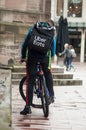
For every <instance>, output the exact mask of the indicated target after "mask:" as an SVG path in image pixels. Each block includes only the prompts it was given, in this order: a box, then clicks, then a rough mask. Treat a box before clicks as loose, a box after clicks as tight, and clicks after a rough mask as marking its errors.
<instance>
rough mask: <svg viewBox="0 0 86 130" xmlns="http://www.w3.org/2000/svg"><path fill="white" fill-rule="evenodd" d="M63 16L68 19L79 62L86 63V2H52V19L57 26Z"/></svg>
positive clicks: (85, 0) (82, 0)
mask: <svg viewBox="0 0 86 130" xmlns="http://www.w3.org/2000/svg"><path fill="white" fill-rule="evenodd" d="M61 15H62V16H63V17H64V18H67V21H68V30H69V38H70V44H72V45H73V46H74V48H75V49H76V52H77V56H78V61H80V62H86V0H51V18H52V19H53V20H54V21H55V22H56V26H58V20H59V17H60V16H61ZM57 32H58V30H57Z"/></svg>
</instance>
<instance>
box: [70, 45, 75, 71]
mask: <svg viewBox="0 0 86 130" xmlns="http://www.w3.org/2000/svg"><path fill="white" fill-rule="evenodd" d="M69 49H70V51H71V57H70V59H69V70H71V69H73V70H74V71H75V69H76V68H75V67H74V64H73V60H74V59H75V58H76V52H75V49H74V47H73V46H72V45H69Z"/></svg>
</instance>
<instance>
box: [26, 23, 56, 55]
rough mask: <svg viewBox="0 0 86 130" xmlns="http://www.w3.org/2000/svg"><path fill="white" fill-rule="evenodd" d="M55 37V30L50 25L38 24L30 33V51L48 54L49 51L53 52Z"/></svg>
mask: <svg viewBox="0 0 86 130" xmlns="http://www.w3.org/2000/svg"><path fill="white" fill-rule="evenodd" d="M53 36H54V28H53V27H50V25H49V24H48V23H44V22H40V23H36V24H35V25H34V27H33V29H32V31H31V33H30V37H29V39H28V42H29V44H28V47H29V49H30V50H33V51H36V52H38V53H41V54H46V53H47V52H48V50H50V49H51V50H52V42H53Z"/></svg>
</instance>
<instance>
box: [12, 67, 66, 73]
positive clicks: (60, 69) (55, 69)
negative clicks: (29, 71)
mask: <svg viewBox="0 0 86 130" xmlns="http://www.w3.org/2000/svg"><path fill="white" fill-rule="evenodd" d="M12 72H17V73H20V72H26V67H25V66H13V69H12ZM52 72H53V73H64V68H63V67H52Z"/></svg>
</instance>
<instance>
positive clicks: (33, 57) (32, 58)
mask: <svg viewBox="0 0 86 130" xmlns="http://www.w3.org/2000/svg"><path fill="white" fill-rule="evenodd" d="M47 24H48V26H50V27H53V29H54V30H55V27H54V22H53V21H52V20H48V21H47V22H46V25H47ZM44 26H45V25H44ZM32 29H33V28H31V29H30V30H29V32H28V34H27V36H26V38H25V41H24V42H23V44H22V49H21V62H23V61H26V57H27V65H28V67H27V80H26V82H27V83H26V85H27V89H26V105H25V107H24V109H23V110H22V111H21V112H20V114H22V115H26V114H31V113H32V112H31V107H30V106H31V105H32V100H33V86H34V82H35V79H36V76H37V63H38V62H40V64H41V66H42V69H43V72H44V76H45V79H46V85H47V88H48V90H49V93H50V99H49V103H53V102H54V89H53V78H52V73H51V64H50V63H51V57H52V56H54V54H55V46H56V39H55V36H54V37H53V47H52V49H51V50H49V51H48V52H47V54H46V55H40V54H39V53H37V52H35V51H32V50H30V49H29V47H28V44H29V36H30V33H31V31H32ZM27 48H28V56H26V55H27Z"/></svg>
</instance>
